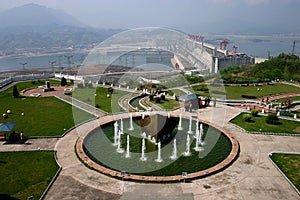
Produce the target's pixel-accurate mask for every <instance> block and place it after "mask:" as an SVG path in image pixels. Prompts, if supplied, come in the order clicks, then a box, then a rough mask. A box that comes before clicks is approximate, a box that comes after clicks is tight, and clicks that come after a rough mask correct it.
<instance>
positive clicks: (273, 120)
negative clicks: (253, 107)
mask: <svg viewBox="0 0 300 200" xmlns="http://www.w3.org/2000/svg"><path fill="white" fill-rule="evenodd" d="M266 122H267V123H268V124H275V125H277V124H279V118H278V116H277V115H276V114H269V115H268V116H267V118H266Z"/></svg>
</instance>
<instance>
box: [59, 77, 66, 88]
mask: <svg viewBox="0 0 300 200" xmlns="http://www.w3.org/2000/svg"><path fill="white" fill-rule="evenodd" d="M60 85H61V86H66V85H68V83H67V79H66V78H65V77H62V78H61V81H60Z"/></svg>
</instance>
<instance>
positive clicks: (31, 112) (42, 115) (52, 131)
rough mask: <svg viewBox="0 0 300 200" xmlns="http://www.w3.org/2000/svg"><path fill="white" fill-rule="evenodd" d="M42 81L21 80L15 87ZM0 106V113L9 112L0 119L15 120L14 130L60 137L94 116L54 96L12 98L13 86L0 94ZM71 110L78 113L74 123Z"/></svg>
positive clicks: (32, 85) (27, 134)
mask: <svg viewBox="0 0 300 200" xmlns="http://www.w3.org/2000/svg"><path fill="white" fill-rule="evenodd" d="M43 83H44V82H40V83H38V82H37V81H35V82H34V83H33V82H24V83H18V84H17V85H16V87H17V88H18V90H19V91H20V90H23V89H26V88H30V87H34V86H38V85H42V84H43ZM0 105H1V108H0V113H6V112H7V110H10V111H11V114H8V118H6V119H4V118H2V117H1V118H0V122H16V126H15V128H14V130H15V131H16V132H21V131H23V133H24V135H25V136H61V135H62V134H63V133H64V132H65V131H66V130H68V129H70V128H71V127H73V126H74V125H75V124H77V123H80V122H83V121H85V120H88V119H91V118H93V117H94V116H93V115H91V114H89V113H86V112H84V111H82V110H80V109H78V108H72V106H71V105H69V104H67V103H65V102H63V101H61V100H59V99H57V98H55V97H40V98H36V97H18V98H13V88H9V89H8V90H6V91H4V92H1V93H0ZM73 112H75V113H76V115H77V116H78V117H77V118H76V119H75V120H76V121H75V122H74V118H73ZM22 113H23V114H22Z"/></svg>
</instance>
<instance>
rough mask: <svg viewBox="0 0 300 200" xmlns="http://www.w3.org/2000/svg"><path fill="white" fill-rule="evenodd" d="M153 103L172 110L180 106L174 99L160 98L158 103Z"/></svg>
mask: <svg viewBox="0 0 300 200" xmlns="http://www.w3.org/2000/svg"><path fill="white" fill-rule="evenodd" d="M153 103H155V101H153ZM155 104H156V105H158V106H160V107H161V108H163V109H165V110H172V109H174V108H177V107H179V106H180V104H179V101H175V100H174V99H166V100H161V101H160V102H159V103H155Z"/></svg>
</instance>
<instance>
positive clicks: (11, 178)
mask: <svg viewBox="0 0 300 200" xmlns="http://www.w3.org/2000/svg"><path fill="white" fill-rule="evenodd" d="M58 169H59V167H58V165H57V163H56V161H55V159H54V152H53V151H38V152H1V153H0V171H1V173H0V199H8V200H9V199H27V198H28V197H29V196H34V199H39V198H40V197H41V195H42V194H43V192H44V191H45V189H46V188H47V186H48V185H49V183H50V181H51V180H52V178H53V177H54V175H55V174H56V172H57V171H58Z"/></svg>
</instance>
